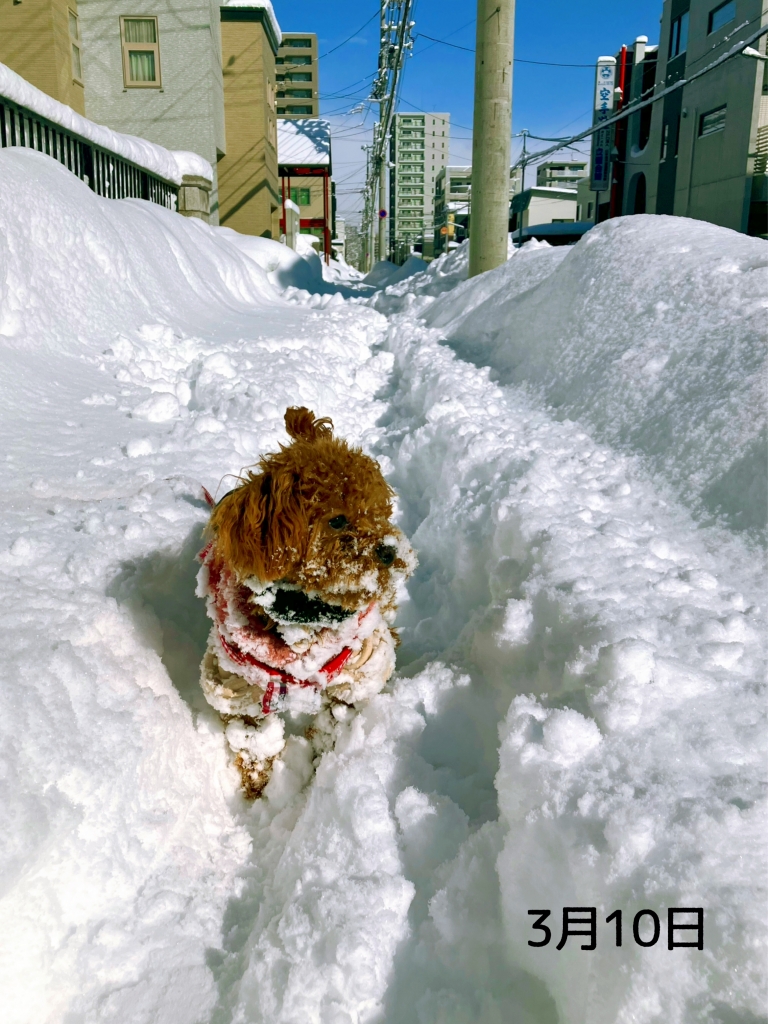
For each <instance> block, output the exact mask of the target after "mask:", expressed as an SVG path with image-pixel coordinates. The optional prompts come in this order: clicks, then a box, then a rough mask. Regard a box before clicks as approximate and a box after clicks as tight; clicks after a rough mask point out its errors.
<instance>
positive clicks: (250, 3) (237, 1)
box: [221, 0, 283, 46]
mask: <svg viewBox="0 0 768 1024" xmlns="http://www.w3.org/2000/svg"><path fill="white" fill-rule="evenodd" d="M221 6H222V7H259V8H261V9H262V10H263V11H265V12H266V15H267V18H268V20H269V23H270V25H271V26H272V31H273V32H274V33H275V39H276V40H277V45H278V46H279V45H280V43H281V42H282V41H283V33H282V31H281V29H280V25H279V23H278V20H277V18H276V17H275V9H274V7H273V6H272V0H224V3H223V4H221Z"/></svg>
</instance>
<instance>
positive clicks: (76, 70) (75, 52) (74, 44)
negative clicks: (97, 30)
mask: <svg viewBox="0 0 768 1024" xmlns="http://www.w3.org/2000/svg"><path fill="white" fill-rule="evenodd" d="M67 13H68V14H69V45H70V52H71V54H72V77H73V78H74V79H75V81H76V82H80V83H82V81H83V67H82V64H81V63H80V24H79V22H78V19H77V15H76V14H75V13H74V11H68V12H67Z"/></svg>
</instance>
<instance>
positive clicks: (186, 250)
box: [0, 149, 279, 352]
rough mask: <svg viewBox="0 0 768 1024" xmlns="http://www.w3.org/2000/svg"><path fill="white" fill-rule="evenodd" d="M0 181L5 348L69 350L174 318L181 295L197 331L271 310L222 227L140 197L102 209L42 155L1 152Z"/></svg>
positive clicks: (262, 280) (252, 267)
mask: <svg viewBox="0 0 768 1024" xmlns="http://www.w3.org/2000/svg"><path fill="white" fill-rule="evenodd" d="M0 183H1V185H2V188H1V189H0V217H2V223H3V226H4V231H3V233H2V234H0V264H2V265H3V266H4V267H5V268H6V270H5V273H4V274H3V275H2V276H0V337H2V339H3V344H4V346H5V347H12V348H29V347H33V348H37V347H43V348H47V349H49V350H50V351H52V352H53V351H62V350H63V349H68V348H70V347H71V346H72V345H75V344H79V343H82V341H83V340H84V339H85V338H86V337H87V338H91V339H93V338H96V337H101V338H103V337H104V336H105V334H106V335H108V336H111V333H112V332H113V330H114V325H115V324H117V323H121V324H124V325H125V326H126V327H127V326H128V325H135V326H137V327H138V326H141V324H144V323H147V322H148V321H150V320H151V321H152V322H156V321H157V320H158V319H162V317H163V316H164V315H168V316H170V315H171V312H173V314H174V315H176V314H177V311H178V296H179V295H184V296H185V304H186V306H185V308H186V318H187V319H186V322H187V323H188V324H189V325H190V327H191V326H192V325H193V324H195V323H196V322H198V321H199V320H202V321H203V322H212V320H215V318H216V316H218V317H226V316H228V315H231V314H233V313H235V312H237V311H240V312H242V311H244V310H246V309H248V310H251V309H252V308H253V307H254V306H255V305H256V306H265V305H267V304H268V303H274V302H275V301H276V298H277V297H276V294H275V291H274V289H273V288H272V286H271V285H270V283H269V280H268V279H267V275H266V274H265V273H264V271H263V270H262V269H261V268H260V267H259V266H258V265H257V264H256V263H255V262H254V261H253V260H251V259H248V258H246V257H245V256H244V255H243V254H242V253H241V252H240V251H239V250H238V249H237V248H236V247H235V246H234V245H232V244H230V242H228V241H227V240H226V236H224V235H222V234H218V233H216V232H215V229H209V228H207V226H206V225H205V224H202V223H201V222H200V221H197V220H192V219H188V218H186V217H180V216H179V215H178V214H177V213H174V212H173V211H171V210H166V209H164V208H163V207H161V206H158V205H156V204H154V203H148V202H144V201H143V200H140V199H124V200H118V201H104V200H102V199H101V198H100V197H98V196H97V195H95V194H94V193H93V192H92V191H91V190H90V189H89V188H88V186H87V185H86V184H84V183H83V182H82V181H80V179H79V178H76V177H75V175H74V174H72V173H70V172H69V171H68V170H66V168H64V167H62V165H61V164H59V163H58V162H57V161H56V160H53V159H52V158H51V157H48V156H45V155H44V154H42V153H37V152H35V151H33V150H27V149H4V150H2V151H0ZM52 194H54V195H55V196H56V199H57V203H56V210H57V215H58V217H59V218H60V223H58V224H52V221H51V206H50V196H51V195H52ZM14 227H16V228H17V230H12V229H13V228H14ZM203 237H205V238H207V239H208V242H207V244H205V243H203ZM140 251H141V252H143V253H144V254H145V258H144V259H136V258H135V254H136V253H137V252H140ZM41 252H45V253H46V258H45V260H44V261H43V260H41V259H40V253H41ZM73 252H74V253H76V254H77V261H76V264H75V265H76V266H77V269H78V273H74V272H73ZM158 268H163V272H162V273H160V272H159V269H158ZM277 301H279V300H277ZM85 310H87V317H84V311H85ZM214 310H216V313H214Z"/></svg>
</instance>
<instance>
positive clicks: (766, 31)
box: [515, 25, 768, 167]
mask: <svg viewBox="0 0 768 1024" xmlns="http://www.w3.org/2000/svg"><path fill="white" fill-rule="evenodd" d="M764 35H768V25H763V26H762V27H761V28H759V29H758V30H757V31H756V32H753V33H752V35H750V36H747V38H746V39H742V40H741V42H739V43H734V45H733V46H732V47H731V48H730V50H728V51H727V52H726V53H723V54H721V55H720V56H719V57H718V58H717V59H716V60H713V61H712V63H711V64H708V65H707V66H706V67H705V68H701V70H700V71H697V72H696V73H695V74H694V75H691V76H690V78H680V79H678V81H677V82H675V83H674V84H673V85H669V86H667V88H666V89H662V90H661V92H659V93H656V95H655V96H650V97H649V98H648V99H645V100H644V99H639V100H635V101H634V102H630V103H628V104H627V105H626V106H625V107H623V108H622V110H621V111H620V112H619V113H618V114H614V116H613V117H609V118H608V119H607V120H605V121H601V122H600V123H599V124H595V125H592V126H591V127H590V128H587V129H586V130H585V131H583V132H580V133H579V134H578V135H573V136H571V138H570V139H568V140H567V141H565V142H564V143H563V145H560V146H550V147H549V149H544V150H539V152H538V153H531V159H530V160H526V163H533V161H534V160H540V159H542V158H543V157H545V156H550V155H551V154H552V153H557V152H559V151H560V150H561V149H569V148H570V147H571V146H573V144H574V143H576V142H581V141H582V139H587V138H589V137H590V136H591V135H594V134H595V132H599V131H602V130H603V129H604V128H610V127H611V125H614V124H618V123H619V121H623V120H624V118H626V117H629V116H630V115H631V114H636V113H637V112H638V111H639V110H643V108H644V107H649V106H651V104H653V103H658V102H659V100H662V99H664V98H665V97H666V96H669V95H670V93H673V92H677V90H678V89H682V88H683V87H684V86H686V85H690V84H691V82H695V81H696V79H697V78H701V77H702V75H706V74H709V72H710V71H714V69H715V68H719V67H721V66H722V65H723V64H725V63H726V62H727V61H729V60H732V59H733V58H734V57H738V56H739V55H740V54H741V52H742V51H743V50H745V49H746V48H747V47H748V46H751V45H752V43H754V42H757V40H758V39H760V38H761V37H762V36H764ZM518 166H520V161H518V162H517V164H515V167H518Z"/></svg>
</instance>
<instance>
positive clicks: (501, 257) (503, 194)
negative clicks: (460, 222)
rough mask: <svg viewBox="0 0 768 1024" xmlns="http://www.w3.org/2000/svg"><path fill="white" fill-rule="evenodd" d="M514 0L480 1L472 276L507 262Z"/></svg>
mask: <svg viewBox="0 0 768 1024" xmlns="http://www.w3.org/2000/svg"><path fill="white" fill-rule="evenodd" d="M514 32H515V0H477V37H476V39H477V41H476V44H475V48H476V52H475V113H474V120H473V123H472V125H473V127H472V225H471V231H470V242H469V276H470V277H475V275H477V274H482V273H483V272H484V271H486V270H493V268H494V267H498V266H500V265H501V264H502V263H504V262H505V261H506V259H507V233H508V231H509V157H510V141H511V135H512V54H513V49H514Z"/></svg>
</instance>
